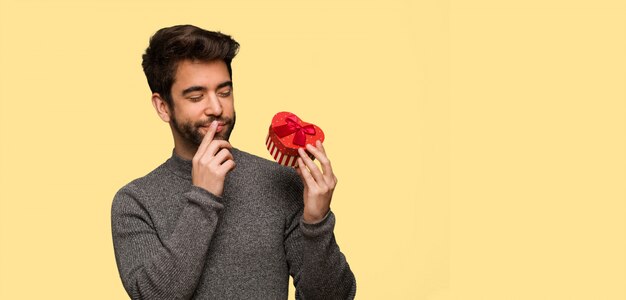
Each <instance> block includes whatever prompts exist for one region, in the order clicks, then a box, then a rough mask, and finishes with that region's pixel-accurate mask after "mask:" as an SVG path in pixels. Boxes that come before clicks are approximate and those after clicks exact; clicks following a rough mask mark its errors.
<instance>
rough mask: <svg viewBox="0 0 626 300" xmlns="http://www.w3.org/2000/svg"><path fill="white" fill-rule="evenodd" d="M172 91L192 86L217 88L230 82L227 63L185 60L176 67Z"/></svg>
mask: <svg viewBox="0 0 626 300" xmlns="http://www.w3.org/2000/svg"><path fill="white" fill-rule="evenodd" d="M174 78H175V79H174V84H173V85H172V90H176V89H185V88H187V87H190V86H203V87H206V88H209V89H210V88H215V87H216V86H217V85H219V84H220V83H223V82H225V81H228V80H230V74H229V73H228V68H227V67H226V63H225V62H224V61H221V60H214V61H198V60H193V61H192V60H183V61H181V62H179V63H178V66H177V67H176V75H175V77H174Z"/></svg>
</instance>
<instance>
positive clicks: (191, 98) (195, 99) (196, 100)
mask: <svg viewBox="0 0 626 300" xmlns="http://www.w3.org/2000/svg"><path fill="white" fill-rule="evenodd" d="M189 100H191V101H193V102H198V101H200V100H202V95H200V96H193V97H189Z"/></svg>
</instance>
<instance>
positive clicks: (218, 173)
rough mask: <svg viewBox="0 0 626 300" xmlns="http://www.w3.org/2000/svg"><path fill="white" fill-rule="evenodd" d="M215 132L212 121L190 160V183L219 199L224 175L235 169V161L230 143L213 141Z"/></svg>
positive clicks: (214, 125)
mask: <svg viewBox="0 0 626 300" xmlns="http://www.w3.org/2000/svg"><path fill="white" fill-rule="evenodd" d="M216 130H217V122H216V121H213V123H211V126H210V127H209V131H208V132H207V134H206V135H205V136H204V138H203V139H202V143H200V146H198V151H197V152H196V154H195V155H194V156H193V159H192V160H191V163H192V169H191V182H192V184H193V185H195V186H198V187H201V188H203V189H205V190H207V191H209V192H210V193H212V194H213V195H215V196H218V197H221V196H222V193H223V192H224V179H225V178H226V174H228V172H230V171H231V170H232V169H234V168H235V161H234V160H233V155H232V154H231V153H230V150H229V149H232V146H231V145H230V143H229V142H228V141H225V140H217V139H214V137H215V132H216Z"/></svg>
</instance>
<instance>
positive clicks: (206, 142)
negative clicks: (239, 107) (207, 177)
mask: <svg viewBox="0 0 626 300" xmlns="http://www.w3.org/2000/svg"><path fill="white" fill-rule="evenodd" d="M215 131H217V121H213V122H211V126H209V131H207V133H206V135H204V138H203V139H202V142H201V143H200V146H198V151H196V155H198V154H199V155H202V154H204V152H205V151H206V149H207V147H209V144H210V143H211V141H212V140H213V137H214V136H215Z"/></svg>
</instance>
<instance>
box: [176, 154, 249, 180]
mask: <svg viewBox="0 0 626 300" xmlns="http://www.w3.org/2000/svg"><path fill="white" fill-rule="evenodd" d="M238 152H239V150H237V149H235V148H232V149H231V153H232V154H233V157H237V156H238V154H239V153H238ZM165 166H166V167H167V168H168V169H169V170H170V171H172V172H173V173H174V174H176V175H178V176H180V177H182V178H185V179H189V180H191V168H192V166H191V160H186V159H184V158H182V157H180V156H178V155H177V154H176V152H175V151H174V150H173V149H172V156H171V157H170V158H169V159H168V160H167V161H166V162H165Z"/></svg>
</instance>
